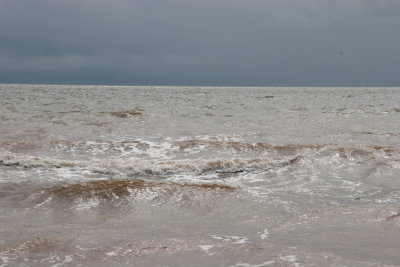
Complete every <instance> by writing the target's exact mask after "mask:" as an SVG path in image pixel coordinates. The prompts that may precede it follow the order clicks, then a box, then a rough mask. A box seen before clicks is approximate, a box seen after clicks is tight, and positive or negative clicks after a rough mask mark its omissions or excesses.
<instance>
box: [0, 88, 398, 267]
mask: <svg viewBox="0 0 400 267" xmlns="http://www.w3.org/2000/svg"><path fill="white" fill-rule="evenodd" d="M399 141H400V88H293V87H292V88H280V87H279V88H278V87H277V88H273V87H268V88H254V87H251V88H236V87H217V88H213V87H138V86H126V87H122V86H118V87H113V86H60V85H0V266H77V265H84V266H111V265H114V266H115V265H117V266H118V265H134V266H332V265H334V266H385V265H398V264H399V263H400V253H399V252H400V250H399V247H400V142H399Z"/></svg>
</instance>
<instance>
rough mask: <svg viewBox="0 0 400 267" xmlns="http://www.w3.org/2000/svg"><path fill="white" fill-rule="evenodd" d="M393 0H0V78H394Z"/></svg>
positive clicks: (399, 37)
mask: <svg viewBox="0 0 400 267" xmlns="http://www.w3.org/2000/svg"><path fill="white" fill-rule="evenodd" d="M398 29H400V1H398V0H392V1H390V0H381V1H378V0H351V1H348V0H340V1H339V0H338V1H334V0H298V1H289V0H249V1H242V0H240V1H239V0H201V1H200V0H196V1H190V0H138V1H128V0H126V1H123V0H113V1H109V0H107V1H106V0H96V1H95V0H92V1H90V0H79V1H77V0H68V1H67V0H35V1H32V0H2V1H0V82H16V83H18V82H32V83H35V82H37V83H96V84H99V83H100V84H104V83H106V84H108V83H118V84H176V85H179V84H193V85H194V84H200V85H332V86H334V85H382V86H386V85H399V84H400V72H399V69H400V68H399V67H398V66H399V64H400V53H399V49H398V47H400V34H398Z"/></svg>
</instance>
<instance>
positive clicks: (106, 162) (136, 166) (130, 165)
mask: <svg viewBox="0 0 400 267" xmlns="http://www.w3.org/2000/svg"><path fill="white" fill-rule="evenodd" d="M298 160H299V158H298V157H295V158H292V159H272V158H249V159H246V158H244V159H240V158H228V159H227V158H217V159H208V160H206V159H193V160H188V159H187V160H166V161H159V160H142V159H95V160H88V161H68V160H59V159H51V158H42V157H36V156H29V155H24V154H17V153H10V152H4V153H0V165H3V166H17V167H25V168H33V167H45V168H82V169H86V170H90V171H93V172H97V173H103V174H119V175H128V176H131V175H174V174H194V175H201V174H208V173H239V172H251V171H265V170H269V169H271V168H276V167H282V166H287V165H290V164H293V163H296V162H297V161H298Z"/></svg>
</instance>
